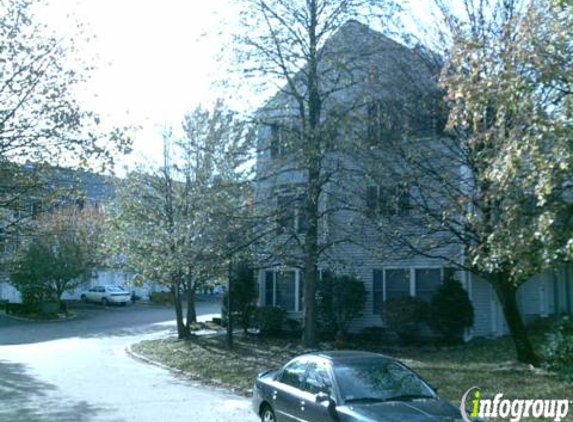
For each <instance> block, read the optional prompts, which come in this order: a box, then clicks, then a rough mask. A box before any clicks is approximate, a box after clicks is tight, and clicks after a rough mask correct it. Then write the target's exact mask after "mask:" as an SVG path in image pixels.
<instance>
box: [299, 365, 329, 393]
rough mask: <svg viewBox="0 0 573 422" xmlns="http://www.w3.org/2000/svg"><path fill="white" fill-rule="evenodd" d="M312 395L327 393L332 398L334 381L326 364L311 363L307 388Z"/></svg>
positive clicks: (307, 376) (307, 377)
mask: <svg viewBox="0 0 573 422" xmlns="http://www.w3.org/2000/svg"><path fill="white" fill-rule="evenodd" d="M304 389H305V390H306V391H308V392H309V393H311V394H318V393H326V394H328V395H329V396H332V381H331V380H330V374H329V373H328V369H327V367H326V365H325V364H324V363H315V362H313V363H311V364H310V365H309V366H308V373H307V375H306V383H305V388H304Z"/></svg>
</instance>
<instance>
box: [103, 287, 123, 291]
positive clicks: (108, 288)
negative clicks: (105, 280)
mask: <svg viewBox="0 0 573 422" xmlns="http://www.w3.org/2000/svg"><path fill="white" fill-rule="evenodd" d="M107 291H108V292H125V290H124V289H122V288H121V287H119V286H107Z"/></svg>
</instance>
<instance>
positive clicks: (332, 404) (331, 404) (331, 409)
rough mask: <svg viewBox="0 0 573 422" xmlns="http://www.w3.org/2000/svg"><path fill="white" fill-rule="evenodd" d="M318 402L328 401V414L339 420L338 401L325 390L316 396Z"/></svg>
mask: <svg viewBox="0 0 573 422" xmlns="http://www.w3.org/2000/svg"><path fill="white" fill-rule="evenodd" d="M314 400H315V401H316V402H317V403H328V414H329V415H330V417H331V419H332V420H333V421H338V420H339V418H338V412H337V411H336V401H335V400H334V399H333V398H332V397H331V396H329V395H328V394H326V393H324V392H322V391H321V392H320V393H318V394H316V395H315V396H314Z"/></svg>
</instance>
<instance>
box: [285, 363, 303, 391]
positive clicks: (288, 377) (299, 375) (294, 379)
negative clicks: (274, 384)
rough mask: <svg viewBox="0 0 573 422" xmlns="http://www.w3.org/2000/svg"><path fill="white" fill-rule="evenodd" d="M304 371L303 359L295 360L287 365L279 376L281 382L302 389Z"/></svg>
mask: <svg viewBox="0 0 573 422" xmlns="http://www.w3.org/2000/svg"><path fill="white" fill-rule="evenodd" d="M305 372H306V364H305V362H304V361H301V360H297V361H295V362H292V363H291V364H289V365H287V366H286V367H285V369H283V372H282V374H281V376H280V378H279V381H280V382H282V383H283V384H286V385H290V386H291V387H295V388H299V389H301V390H302V388H303V386H304V374H305Z"/></svg>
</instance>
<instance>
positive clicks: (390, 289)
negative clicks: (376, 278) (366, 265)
mask: <svg viewBox="0 0 573 422" xmlns="http://www.w3.org/2000/svg"><path fill="white" fill-rule="evenodd" d="M404 296H410V269H408V268H399V269H391V270H386V300H389V299H392V298H395V297H404Z"/></svg>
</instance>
